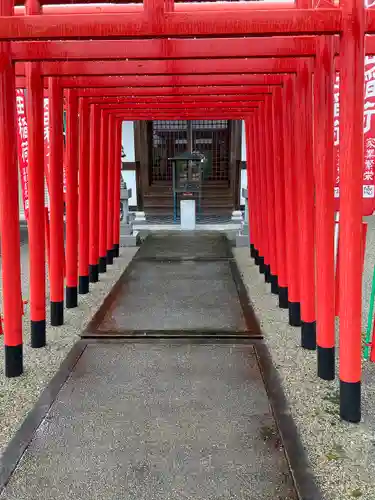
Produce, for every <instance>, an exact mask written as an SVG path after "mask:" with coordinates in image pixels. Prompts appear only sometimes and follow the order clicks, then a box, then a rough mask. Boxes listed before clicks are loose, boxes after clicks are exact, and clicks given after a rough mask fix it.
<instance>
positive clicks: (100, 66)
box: [0, 17, 308, 76]
mask: <svg viewBox="0 0 375 500" xmlns="http://www.w3.org/2000/svg"><path fill="white" fill-rule="evenodd" d="M0 21H1V17H0ZM0 29H1V22H0ZM305 59H307V60H308V58H304V57H303V58H302V57H301V58H295V57H285V58H263V57H259V58H256V57H253V58H248V59H244V58H243V59H230V58H227V59H221V60H220V62H219V63H218V61H217V60H215V59H207V60H203V59H197V60H196V59H184V60H179V59H174V60H167V61H160V60H151V61H144V60H132V59H130V60H127V61H46V62H42V63H41V68H42V74H43V75H51V76H63V75H64V76H68V75H71V76H80V75H81V76H83V75H90V76H92V75H111V76H114V75H158V74H160V75H166V74H170V75H178V74H181V75H183V74H186V75H190V76H192V75H194V74H215V73H221V74H222V73H239V74H241V75H242V74H246V73H268V72H270V73H293V72H295V71H296V70H298V68H300V67H301V65H302V64H304V63H305V62H306V61H305ZM24 74H25V64H24V63H22V62H20V63H16V75H17V76H23V75H24Z"/></svg>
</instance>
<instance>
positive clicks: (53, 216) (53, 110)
mask: <svg viewBox="0 0 375 500" xmlns="http://www.w3.org/2000/svg"><path fill="white" fill-rule="evenodd" d="M48 84H49V138H50V139H49V140H50V153H49V189H50V192H49V195H50V234H51V235H52V238H51V265H50V299H51V301H52V302H62V301H63V300H64V260H65V250H64V192H63V150H64V143H63V97H64V96H63V90H62V88H61V86H60V85H59V82H58V80H57V79H55V78H50V79H49V81H48Z"/></svg>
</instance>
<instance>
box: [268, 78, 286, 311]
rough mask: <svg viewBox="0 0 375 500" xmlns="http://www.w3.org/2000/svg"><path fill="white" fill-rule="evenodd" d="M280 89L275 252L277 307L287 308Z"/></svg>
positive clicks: (277, 100)
mask: <svg viewBox="0 0 375 500" xmlns="http://www.w3.org/2000/svg"><path fill="white" fill-rule="evenodd" d="M282 98H283V96H282V89H281V88H280V87H278V88H276V89H275V90H274V99H273V108H272V112H273V121H272V124H273V130H272V132H273V144H274V168H273V176H274V187H275V207H276V209H275V229H276V253H277V285H278V293H279V307H280V308H282V309H288V278H287V260H286V241H285V239H286V234H285V220H286V212H285V179H284V156H283V146H284V139H283V126H282Z"/></svg>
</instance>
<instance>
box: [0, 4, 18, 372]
mask: <svg viewBox="0 0 375 500" xmlns="http://www.w3.org/2000/svg"><path fill="white" fill-rule="evenodd" d="M4 13H6V2H4V0H2V1H1V2H0V14H4ZM7 49H8V47H7V46H6V45H4V44H0V64H1V68H2V70H1V72H0V85H1V89H2V91H1V92H0V123H1V127H0V232H1V235H2V237H1V239H0V244H1V272H2V303H3V305H2V308H3V309H2V313H3V314H2V318H3V325H2V326H3V331H4V345H5V346H20V345H22V305H21V302H22V301H21V300H20V297H21V296H22V294H21V265H20V226H19V203H18V167H17V162H18V159H17V150H16V147H15V137H16V115H15V102H16V94H15V88H14V70H13V65H12V62H11V58H10V54H9V53H8V51H7ZM12 137H13V140H12ZM6 356H7V355H6ZM5 363H6V372H5V374H6V375H8V376H9V373H7V358H6V359H5ZM21 373H22V360H21V364H20V366H19V374H21Z"/></svg>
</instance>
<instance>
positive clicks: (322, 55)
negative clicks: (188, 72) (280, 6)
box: [314, 36, 335, 380]
mask: <svg viewBox="0 0 375 500" xmlns="http://www.w3.org/2000/svg"><path fill="white" fill-rule="evenodd" d="M333 55H334V52H333V37H332V36H320V37H319V38H318V39H317V54H316V58H315V73H314V84H315V85H314V111H315V114H314V150H315V169H314V174H315V188H316V189H315V219H316V225H315V232H316V267H317V270H318V272H316V296H317V300H316V321H317V322H316V335H317V338H316V340H317V355H318V360H317V361H318V376H319V377H321V378H322V379H324V380H333V379H334V378H335V256H334V231H335V222H334V220H335V219H334V217H335V208H334V149H333V132H332V131H333V82H334V68H333Z"/></svg>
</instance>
